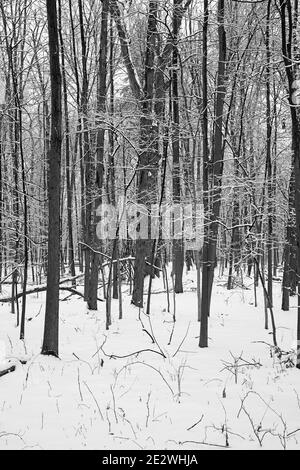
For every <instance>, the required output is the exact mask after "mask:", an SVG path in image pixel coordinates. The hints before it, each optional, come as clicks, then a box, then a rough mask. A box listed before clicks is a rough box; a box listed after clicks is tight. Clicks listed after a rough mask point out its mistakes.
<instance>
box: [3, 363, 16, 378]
mask: <svg viewBox="0 0 300 470" xmlns="http://www.w3.org/2000/svg"><path fill="white" fill-rule="evenodd" d="M15 370H16V366H10V367H8V368H7V369H4V370H0V377H3V375H6V374H10V373H11V372H14V371H15Z"/></svg>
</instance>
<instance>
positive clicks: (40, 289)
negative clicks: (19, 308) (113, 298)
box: [0, 274, 103, 303]
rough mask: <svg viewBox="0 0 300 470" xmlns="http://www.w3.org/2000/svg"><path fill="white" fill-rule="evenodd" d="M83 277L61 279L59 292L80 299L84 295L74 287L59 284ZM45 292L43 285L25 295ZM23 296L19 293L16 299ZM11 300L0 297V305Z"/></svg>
mask: <svg viewBox="0 0 300 470" xmlns="http://www.w3.org/2000/svg"><path fill="white" fill-rule="evenodd" d="M81 276H83V274H79V275H78V276H74V277H71V278H68V279H63V280H61V281H60V283H59V284H60V286H59V290H63V291H68V292H71V293H72V294H76V295H79V296H80V297H84V295H83V294H82V293H81V292H79V291H78V290H76V289H75V288H74V287H68V286H61V284H63V283H65V282H70V281H72V280H74V279H75V278H78V277H81ZM45 290H47V285H46V284H43V285H42V286H36V287H33V288H31V289H28V290H27V291H26V292H25V295H30V294H36V293H38V292H44V291H45ZM22 296H23V292H20V293H18V295H17V296H16V298H17V299H19V298H20V297H22ZM11 300H12V298H11V297H2V298H0V303H1V302H3V303H5V302H11ZM97 300H99V301H100V302H103V299H101V298H99V297H98V298H97Z"/></svg>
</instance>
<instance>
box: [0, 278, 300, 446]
mask: <svg viewBox="0 0 300 470" xmlns="http://www.w3.org/2000/svg"><path fill="white" fill-rule="evenodd" d="M184 277H185V281H184V285H185V293H184V294H179V295H176V323H175V325H174V323H173V296H172V294H171V295H170V304H171V305H170V313H168V312H167V298H166V294H165V293H162V290H163V287H162V280H160V279H155V280H154V283H153V290H154V291H156V292H158V293H155V294H153V296H152V311H151V317H150V318H148V317H147V316H146V315H145V314H144V313H143V312H142V311H141V312H139V310H138V309H137V308H135V307H133V306H132V305H131V304H130V296H129V292H128V287H126V286H124V290H123V316H124V318H123V319H122V320H119V319H118V300H113V301H112V326H111V328H110V330H109V331H108V332H107V331H106V330H105V304H104V303H103V302H99V309H98V312H88V311H87V309H86V306H85V303H84V302H83V300H82V299H79V298H78V299H77V298H76V296H72V297H71V298H70V299H69V300H65V301H61V303H60V309H61V317H60V359H56V358H53V357H45V356H41V355H40V354H39V351H40V348H41V341H42V334H43V317H44V302H45V294H44V293H39V294H34V295H31V296H28V306H27V321H26V338H25V342H23V341H20V340H19V339H18V329H17V328H16V326H15V322H16V320H15V316H14V315H12V314H11V313H10V306H9V304H2V305H1V314H0V344H2V347H1V349H0V363H1V366H0V370H1V369H4V368H5V367H7V365H16V370H15V371H14V372H12V373H10V374H7V375H5V376H2V377H0V449H110V450H113V449H172V450H174V449H182V450H185V449H214V448H216V449H226V448H229V449H259V448H262V449H283V448H287V449H296V448H299V447H300V371H299V370H297V369H296V368H295V367H293V362H295V357H294V351H295V349H296V308H295V307H294V308H291V310H290V312H282V311H281V310H280V309H279V308H277V307H275V309H274V313H275V320H276V326H277V339H278V345H279V347H280V348H281V349H282V350H283V352H286V353H287V354H285V353H284V354H283V355H282V356H281V357H280V355H278V354H276V350H275V349H274V348H273V347H272V334H271V330H265V329H264V308H263V298H262V292H261V290H260V289H259V292H258V307H257V308H255V306H254V295H253V280H252V279H250V278H245V279H244V283H245V284H246V286H247V288H242V287H241V286H240V287H235V289H233V290H231V291H227V289H226V279H225V277H224V278H218V277H217V276H216V280H215V284H214V290H213V300H212V309H211V318H210V325H209V347H208V348H206V349H199V347H198V341H199V323H198V322H197V320H196V319H197V296H196V272H195V271H192V272H190V273H187V274H185V276H184ZM280 291H281V289H280V282H277V283H276V282H275V286H274V292H275V293H274V304H275V306H280V304H281V302H280V294H281V292H280ZM8 293H9V292H8ZM61 297H62V298H64V297H66V293H63V294H62V295H61ZM295 302H296V299H293V298H292V306H294V305H295ZM172 329H173V335H172V339H171V344H169V342H170V337H171V333H172ZM151 337H152V338H154V343H153V340H152V338H151ZM1 341H2V343H1ZM3 345H5V346H3ZM142 349H150V350H152V351H145V352H141V353H139V354H133V353H135V352H137V351H139V350H142ZM1 351H2V352H1ZM158 352H159V353H162V352H163V355H164V356H165V357H163V355H162V354H158ZM127 355H128V356H127ZM115 356H119V357H115ZM120 356H127V357H123V358H122V357H120ZM20 360H27V363H26V364H22V363H21V362H20Z"/></svg>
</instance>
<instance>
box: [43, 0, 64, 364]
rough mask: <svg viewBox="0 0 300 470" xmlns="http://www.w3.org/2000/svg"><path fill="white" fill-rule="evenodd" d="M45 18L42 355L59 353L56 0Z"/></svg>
mask: <svg viewBox="0 0 300 470" xmlns="http://www.w3.org/2000/svg"><path fill="white" fill-rule="evenodd" d="M47 21H48V36H49V56H50V78H51V142H50V150H49V153H48V199H49V225H48V269H47V293H46V313H45V327H44V340H43V346H42V354H48V355H54V356H58V326H59V259H60V180H61V178H60V173H61V142H62V105H61V71H60V61H59V39H58V27H57V8H56V0H47Z"/></svg>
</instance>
